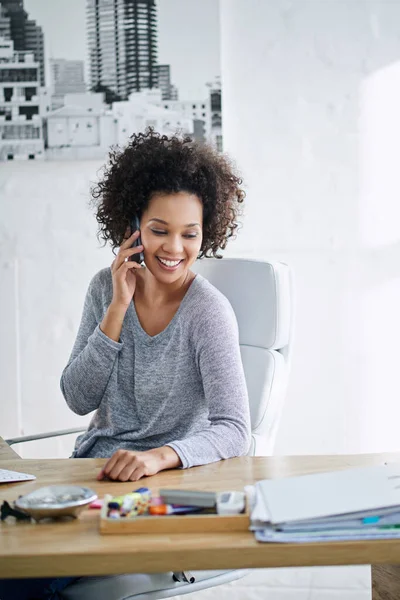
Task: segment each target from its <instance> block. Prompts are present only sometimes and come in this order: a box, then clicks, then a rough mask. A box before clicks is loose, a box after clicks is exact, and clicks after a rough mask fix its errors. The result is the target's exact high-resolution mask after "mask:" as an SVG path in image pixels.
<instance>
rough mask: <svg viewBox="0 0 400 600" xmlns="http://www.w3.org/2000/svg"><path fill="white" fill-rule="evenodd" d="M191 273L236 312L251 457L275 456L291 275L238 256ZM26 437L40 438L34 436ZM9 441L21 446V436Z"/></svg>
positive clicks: (76, 590) (108, 580)
mask: <svg viewBox="0 0 400 600" xmlns="http://www.w3.org/2000/svg"><path fill="white" fill-rule="evenodd" d="M193 270H194V271H196V272H197V273H200V274H201V275H203V277H205V278H206V279H208V280H209V281H210V282H211V283H212V284H213V285H214V286H215V287H216V288H218V289H219V290H220V291H221V292H222V293H223V294H224V295H225V296H226V297H227V298H228V300H229V301H230V303H231V304H232V307H233V309H234V311H235V314H236V318H237V321H238V324H239V340H240V348H241V355H242V361H243V366H244V372H245V376H246V382H247V387H248V392H249V401H250V413H251V427H252V444H251V448H250V451H249V454H250V455H253V456H268V455H271V454H272V452H273V448H274V443H275V438H276V434H277V429H278V424H279V420H280V416H281V413H282V408H283V405H284V400H285V394H286V387H287V382H288V375H289V369H290V358H291V346H292V338H293V323H294V310H293V306H294V300H293V279H292V275H291V271H290V269H289V267H288V266H287V265H286V264H284V263H281V262H276V263H271V262H267V261H260V260H251V259H235V258H232V259H228V258H224V259H222V260H218V259H203V260H201V261H197V262H196V265H195V268H194V269H193ZM55 433H56V435H59V434H62V433H63V432H55ZM51 435H52V434H42V435H41V436H40V437H50V436H51ZM53 435H54V434H53ZM23 439H24V440H25V441H26V440H27V438H23ZM28 439H36V436H31V437H30V438H28ZM8 441H9V442H11V443H17V442H18V441H21V438H17V439H14V440H8ZM249 572H250V571H249V570H231V571H226V570H225V571H221V570H219V571H192V572H191V573H192V574H193V575H194V577H195V582H194V583H188V582H186V581H182V580H180V581H176V580H174V578H173V574H172V572H169V573H157V574H143V573H137V574H128V575H117V576H110V577H90V578H83V579H81V580H78V581H77V582H75V583H73V584H71V585H70V586H69V587H68V588H66V589H65V590H64V591H63V592H62V598H63V599H64V600H160V599H161V598H171V597H173V596H176V595H179V596H181V595H183V594H189V593H192V592H196V591H199V590H202V589H206V588H209V587H213V586H216V585H221V584H223V583H228V582H231V581H234V580H236V579H240V578H241V577H244V575H246V574H248V573H249ZM71 575H73V574H72V573H71ZM180 579H181V578H180Z"/></svg>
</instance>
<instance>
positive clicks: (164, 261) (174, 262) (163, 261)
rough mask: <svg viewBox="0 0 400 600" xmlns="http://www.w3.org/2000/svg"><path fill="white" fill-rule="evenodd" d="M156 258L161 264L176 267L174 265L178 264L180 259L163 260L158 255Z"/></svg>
mask: <svg viewBox="0 0 400 600" xmlns="http://www.w3.org/2000/svg"><path fill="white" fill-rule="evenodd" d="M158 260H159V261H160V262H162V264H163V265H166V266H167V267H176V265H179V263H180V262H181V261H180V260H174V261H172V260H163V259H162V258H159V257H158Z"/></svg>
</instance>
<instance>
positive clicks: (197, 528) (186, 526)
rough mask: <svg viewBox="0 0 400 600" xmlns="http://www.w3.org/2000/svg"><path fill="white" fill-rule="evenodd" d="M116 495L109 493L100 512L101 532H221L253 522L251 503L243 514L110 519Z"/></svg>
mask: <svg viewBox="0 0 400 600" xmlns="http://www.w3.org/2000/svg"><path fill="white" fill-rule="evenodd" d="M111 499H112V496H108V495H106V496H105V497H104V500H103V506H102V508H101V513H100V533H102V534H113V533H114V534H122V533H153V534H157V533H220V532H225V533H228V532H231V531H247V530H248V528H249V525H250V516H249V512H248V506H246V511H245V512H244V513H241V514H240V515H217V514H196V513H194V514H188V515H166V516H152V515H142V516H139V517H134V518H133V519H129V518H121V519H110V518H108V517H107V504H108V502H109V501H110V500H111Z"/></svg>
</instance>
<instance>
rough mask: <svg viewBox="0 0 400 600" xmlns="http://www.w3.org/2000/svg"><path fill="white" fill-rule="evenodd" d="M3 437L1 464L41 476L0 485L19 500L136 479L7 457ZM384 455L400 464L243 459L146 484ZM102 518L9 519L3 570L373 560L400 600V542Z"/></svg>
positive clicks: (377, 584)
mask: <svg viewBox="0 0 400 600" xmlns="http://www.w3.org/2000/svg"><path fill="white" fill-rule="evenodd" d="M1 442H2V440H1V438H0V450H1V449H2V452H1V453H0V466H1V467H2V468H6V469H15V470H21V471H24V472H27V473H32V474H34V475H36V477H37V479H36V480H35V481H29V482H26V483H15V484H10V485H2V486H1V496H0V500H1V501H3V500H8V501H13V500H15V499H16V497H17V496H19V495H21V494H26V493H28V492H29V491H32V490H33V489H35V488H38V487H42V486H44V485H48V484H55V483H60V484H61V483H70V484H78V485H86V486H89V487H91V488H92V489H94V490H95V491H96V492H97V494H98V495H99V496H103V495H104V494H106V493H112V494H117V493H118V494H121V493H124V492H127V491H130V490H131V489H132V483H113V482H103V481H97V480H96V474H97V473H98V471H99V469H100V467H101V466H102V465H103V464H104V462H105V461H104V460H103V459H54V460H23V459H20V458H18V457H15V456H13V455H12V451H11V452H10V453H8V454H7V448H4V444H3V445H2V443H1ZM13 454H15V453H13ZM384 462H400V454H375V455H354V456H307V457H305V456H296V457H269V458H260V457H256V458H253V457H242V458H235V459H231V460H227V461H221V462H218V463H213V464H211V465H205V466H202V467H196V468H193V469H188V470H173V471H164V472H162V473H159V474H158V475H155V476H154V477H151V478H148V479H147V480H142V483H143V485H147V486H148V487H150V488H151V489H152V490H153V491H154V492H157V491H158V489H159V488H161V487H169V488H174V487H182V488H186V489H190V488H199V489H204V490H212V489H215V490H223V489H241V488H243V486H245V485H247V484H250V483H254V482H255V481H257V480H259V479H265V478H267V477H284V476H289V475H295V474H301V473H312V472H318V471H326V470H333V469H343V468H347V467H357V466H363V465H377V464H383V463H384ZM98 519H99V512H98V511H94V510H87V511H85V512H84V513H82V516H81V517H80V518H79V519H77V520H73V521H65V522H60V523H51V522H42V523H38V524H32V523H13V522H7V521H6V522H3V523H2V524H1V525H0V577H4V578H5V577H48V576H56V577H57V576H58V577H59V576H67V575H105V574H118V573H132V572H142V573H146V572H147V573H152V572H163V571H177V570H196V569H236V568H256V567H290V566H318V565H356V564H372V565H374V566H373V573H372V583H373V599H374V600H383V599H384V600H398V599H399V598H400V577H399V572H400V567H398V566H397V565H400V540H381V541H369V542H365V541H364V542H335V543H316V544H301V545H297V544H259V543H257V542H256V541H255V539H254V536H253V534H252V533H251V532H250V531H249V532H243V533H225V534H196V535H194V534H190V535H182V534H181V535H177V534H173V535H164V536H159V535H158V536H157V535H137V536H134V535H132V536H130V535H112V536H101V535H100V534H99V529H98ZM378 565H379V566H378ZM391 565H392V566H391Z"/></svg>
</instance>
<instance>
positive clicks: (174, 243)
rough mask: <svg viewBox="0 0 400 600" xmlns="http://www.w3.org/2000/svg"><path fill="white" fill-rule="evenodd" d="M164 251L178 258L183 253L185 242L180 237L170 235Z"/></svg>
mask: <svg viewBox="0 0 400 600" xmlns="http://www.w3.org/2000/svg"><path fill="white" fill-rule="evenodd" d="M163 250H165V252H168V253H169V254H171V255H173V256H175V257H176V258H178V257H179V256H180V255H181V254H182V252H183V242H182V238H181V236H180V235H169V236H168V237H167V239H165V240H164V244H163Z"/></svg>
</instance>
